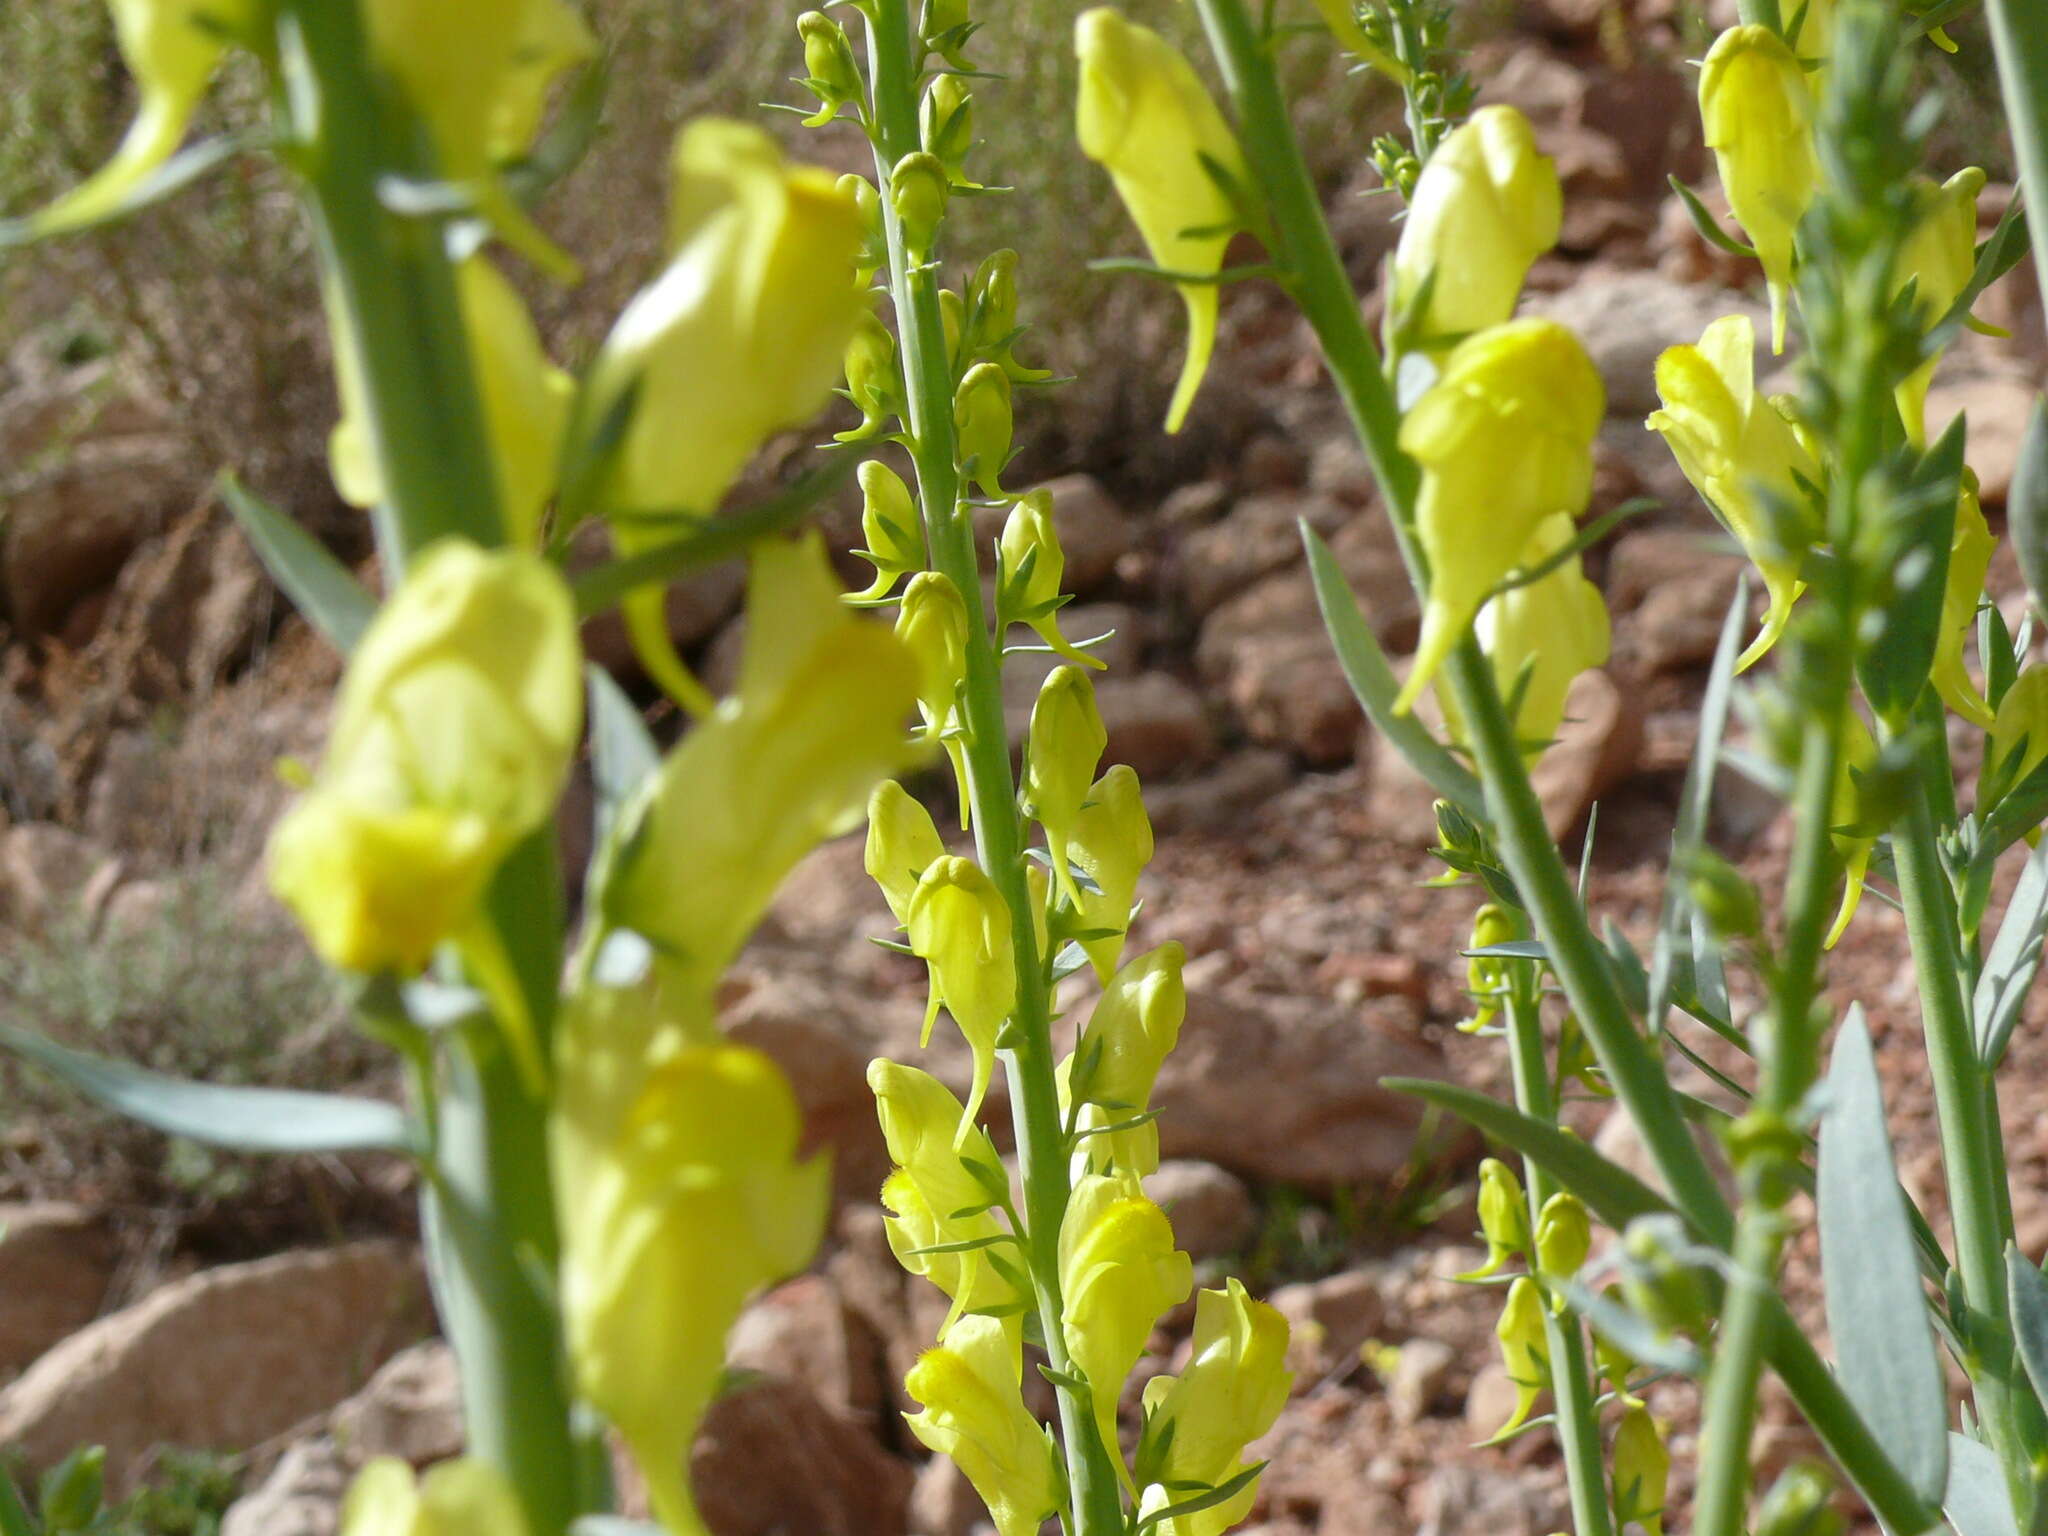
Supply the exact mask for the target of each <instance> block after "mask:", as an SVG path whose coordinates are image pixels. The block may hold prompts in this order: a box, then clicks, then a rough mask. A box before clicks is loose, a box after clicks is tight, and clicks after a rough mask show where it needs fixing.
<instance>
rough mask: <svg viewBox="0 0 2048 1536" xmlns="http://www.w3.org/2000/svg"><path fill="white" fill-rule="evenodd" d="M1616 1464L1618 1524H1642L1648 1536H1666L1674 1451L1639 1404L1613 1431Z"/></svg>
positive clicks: (1626, 1414) (1623, 1416)
mask: <svg viewBox="0 0 2048 1536" xmlns="http://www.w3.org/2000/svg"><path fill="white" fill-rule="evenodd" d="M1613 1465H1614V1513H1615V1519H1616V1524H1618V1525H1621V1526H1624V1527H1625V1526H1629V1525H1640V1526H1641V1527H1642V1528H1643V1529H1644V1530H1645V1531H1647V1532H1648V1533H1649V1536H1664V1495H1665V1490H1666V1488H1667V1486H1668V1485H1669V1483H1670V1481H1671V1452H1670V1450H1669V1449H1668V1448H1667V1447H1666V1446H1665V1444H1664V1437H1663V1436H1662V1435H1661V1434H1659V1433H1658V1432H1657V1424H1656V1421H1655V1420H1654V1419H1652V1418H1651V1417H1650V1410H1649V1409H1647V1408H1645V1407H1642V1406H1641V1405H1640V1404H1638V1405H1637V1406H1635V1407H1632V1408H1630V1409H1629V1410H1628V1411H1627V1412H1626V1413H1624V1414H1623V1415H1622V1416H1621V1424H1620V1426H1619V1427H1618V1428H1616V1430H1615V1431H1614V1455H1613Z"/></svg>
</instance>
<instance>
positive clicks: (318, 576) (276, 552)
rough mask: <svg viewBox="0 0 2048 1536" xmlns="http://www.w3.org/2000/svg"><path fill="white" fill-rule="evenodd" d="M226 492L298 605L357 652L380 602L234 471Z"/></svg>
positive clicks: (334, 639)
mask: <svg viewBox="0 0 2048 1536" xmlns="http://www.w3.org/2000/svg"><path fill="white" fill-rule="evenodd" d="M220 494H221V499H222V500H223V501H225V502H226V503H227V504H228V511H229V512H231V513H233V514H234V518H235V521H236V522H238V523H240V524H241V525H242V531H243V532H244V533H245V534H247V535H248V536H249V542H250V543H251V544H252V545H254V546H255V549H256V558H257V559H258V560H261V561H262V562H263V568H264V569H265V570H266V571H268V572H269V573H270V579H271V580H272V581H275V582H276V583H277V584H278V586H279V587H281V588H283V589H284V595H285V596H286V597H288V598H290V599H291V600H292V606H293V607H295V608H297V609H298V610H299V613H300V615H301V616H302V617H303V618H304V619H305V621H306V622H307V623H308V624H311V625H312V626H313V627H314V628H315V629H317V630H319V631H320V634H321V636H322V638H324V639H325V640H326V641H327V642H328V643H329V644H330V645H332V646H333V647H334V648H335V649H336V650H337V651H340V652H341V653H342V654H343V655H344V656H346V655H347V654H348V653H349V652H350V651H352V650H354V649H355V644H356V641H358V640H359V639H361V638H362V634H363V631H364V630H365V629H367V628H369V626H370V619H371V617H372V616H373V615H374V614H375V613H376V611H377V600H376V599H375V598H373V597H371V596H370V594H369V593H368V592H366V591H364V590H363V585H362V583H361V582H359V581H357V580H356V579H355V576H354V575H353V574H352V573H351V572H350V571H349V568H348V567H347V566H345V565H343V564H342V563H341V561H340V560H338V559H337V558H335V555H334V552H333V551H332V550H330V549H328V547H327V546H326V545H325V544H322V543H321V542H320V541H319V540H318V539H316V538H314V537H313V535H311V534H310V533H308V532H306V530H305V529H303V528H301V527H300V526H299V525H298V524H297V523H295V522H293V521H292V520H291V519H290V518H289V517H287V516H286V515H285V514H284V513H283V512H281V511H279V510H278V509H277V508H276V507H273V506H272V505H271V504H270V503H269V502H267V501H265V500H264V499H263V498H262V497H261V496H258V495H257V494H256V493H255V492H254V491H252V490H250V489H249V488H248V487H247V486H245V485H243V484H242V482H241V481H240V480H238V479H236V478H235V477H234V476H233V475H231V474H227V475H222V476H221V479H220Z"/></svg>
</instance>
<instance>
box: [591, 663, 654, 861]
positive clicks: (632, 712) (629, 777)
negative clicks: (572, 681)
mask: <svg viewBox="0 0 2048 1536" xmlns="http://www.w3.org/2000/svg"><path fill="white" fill-rule="evenodd" d="M583 670H584V675H585V677H586V679H587V680H588V682H589V686H590V770H591V778H592V779H593V780H594V781H595V783H596V787H597V837H598V841H599V842H602V841H603V840H604V834H605V829H606V828H607V827H608V826H610V824H611V821H612V818H613V817H615V816H616V815H617V814H618V811H619V807H620V806H622V805H624V804H625V803H626V801H627V800H628V799H630V798H631V797H632V794H633V792H634V791H635V790H636V789H638V788H639V787H640V786H641V785H642V784H643V783H645V782H646V781H647V778H648V776H649V775H651V774H652V773H653V772H654V771H655V770H656V769H657V768H659V767H660V766H661V748H659V747H657V746H656V745H655V744H654V737H653V736H652V735H651V734H649V732H648V729H647V721H646V720H645V718H643V717H642V715H641V713H640V707H639V706H638V705H637V704H635V703H634V702H633V701H632V700H631V699H629V698H628V697H626V690H625V689H623V688H621V687H620V686H619V685H618V683H617V682H616V681H614V680H613V678H612V675H611V674H610V673H609V672H607V671H605V670H604V668H602V667H599V666H595V665H592V666H586V667H585V668H584V669H583Z"/></svg>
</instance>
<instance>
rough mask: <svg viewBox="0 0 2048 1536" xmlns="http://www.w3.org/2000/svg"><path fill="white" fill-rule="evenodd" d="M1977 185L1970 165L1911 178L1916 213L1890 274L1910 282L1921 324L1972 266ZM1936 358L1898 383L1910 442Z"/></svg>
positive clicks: (1922, 440) (1978, 174)
mask: <svg viewBox="0 0 2048 1536" xmlns="http://www.w3.org/2000/svg"><path fill="white" fill-rule="evenodd" d="M1983 190H1984V173H1983V171H1981V170H1979V169H1978V168H1977V167H1976V166H1974V165H1973V166H1970V167H1969V168H1968V169H1966V170H1961V171H1957V172H1956V173H1955V175H1953V176H1951V177H1949V179H1948V180H1947V181H1945V182H1943V183H1942V184H1941V185H1940V186H1936V185H1935V184H1934V183H1933V182H1932V181H1931V180H1929V179H1928V178H1927V177H1925V176H1916V177H1915V178H1913V194H1914V206H1915V208H1916V209H1917V211H1918V215H1919V216H1918V219H1917V220H1916V221H1915V223H1914V225H1913V230H1912V233H1911V234H1909V235H1907V237H1906V243H1905V246H1904V248H1903V249H1902V250H1901V251H1900V252H1899V263H1898V267H1897V269H1896V270H1895V271H1894V272H1893V274H1892V275H1893V276H1894V278H1896V279H1897V281H1898V284H1899V286H1900V287H1901V288H1904V287H1905V286H1906V284H1907V283H1909V282H1910V283H1911V284H1912V285H1913V313H1914V315H1915V316H1916V317H1917V318H1918V319H1919V322H1920V325H1921V328H1922V329H1924V330H1931V329H1933V328H1934V327H1935V326H1936V325H1939V324H1940V323H1941V322H1942V320H1944V319H1945V318H1947V316H1948V312H1949V310H1950V309H1951V308H1953V307H1954V305H1955V302H1956V300H1958V299H1960V298H1961V297H1962V296H1963V290H1964V289H1965V288H1967V287H1969V286H1970V278H1971V277H1972V276H1973V275H1974V274H1975V272H1976V270H1977V194H1978V193H1979V192H1982V191H1983ZM1940 361H1941V355H1940V354H1939V353H1936V354H1935V355H1934V356H1932V357H1930V358H1928V359H1927V360H1926V361H1925V362H1923V363H1922V364H1921V365H1920V366H1919V367H1918V368H1915V369H1914V370H1913V371H1912V372H1911V373H1910V374H1908V375H1907V376H1906V377H1905V378H1904V379H1903V380H1902V381H1901V382H1900V384H1899V388H1898V402H1899V419H1900V420H1901V421H1903V422H1905V424H1906V436H1907V437H1908V438H1909V439H1910V440H1911V441H1912V443H1913V445H1914V446H1915V447H1924V446H1925V445H1926V442H1927V386H1928V385H1929V384H1930V383H1932V382H1933V380H1934V369H1935V365H1936V364H1937V363H1939V362H1940Z"/></svg>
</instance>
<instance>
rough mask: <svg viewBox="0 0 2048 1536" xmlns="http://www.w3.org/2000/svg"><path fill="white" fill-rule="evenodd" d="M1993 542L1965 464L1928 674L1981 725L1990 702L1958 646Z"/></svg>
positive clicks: (1979, 595) (1969, 624)
mask: <svg viewBox="0 0 2048 1536" xmlns="http://www.w3.org/2000/svg"><path fill="white" fill-rule="evenodd" d="M1997 543H1998V541H1997V540H1996V539H1995V538H1994V537H1992V533H1991V525H1990V524H1989V523H1987V522H1986V521H1985V520H1984V507H1983V504H1982V503H1981V502H1980V501H1979V500H1978V499H1977V477H1976V476H1975V475H1973V474H1971V473H1970V472H1969V471H1968V470H1967V469H1965V470H1964V471H1963V488H1962V492H1961V494H1960V495H1959V496H1958V497H1957V498H1956V531H1955V536H1954V538H1953V540H1952V541H1951V542H1950V544H1949V547H1948V580H1947V582H1946V584H1945V585H1944V587H1943V589H1942V596H1941V638H1940V639H1939V640H1938V641H1937V642H1936V644H1935V648H1934V671H1933V672H1932V674H1931V675H1930V678H1929V680H1930V681H1931V682H1932V683H1933V684H1934V691H1935V692H1936V693H1938V694H1940V695H1941V698H1942V702H1943V703H1945V704H1947V705H1948V707H1949V708H1950V709H1952V710H1954V711H1955V712H1956V713H1957V714H1959V715H1961V716H1962V717H1963V718H1964V719H1965V720H1968V721H1970V722H1971V723H1972V724H1973V725H1980V726H1983V727H1985V728H1987V729H1988V728H1989V727H1990V725H1991V722H1992V714H1991V706H1990V705H1989V704H1988V703H1986V702H1985V699H1984V695H1983V694H1981V693H1979V692H1978V691H1977V685H1976V684H1975V683H1973V682H1971V681H1970V673H1969V669H1968V668H1967V667H1965V666H1964V665H1963V647H1964V646H1965V645H1966V644H1967V643H1968V641H1969V638H1970V633H1971V631H1972V630H1974V629H1975V628H1976V627H1977V605H1978V603H1980V602H1981V601H1983V598H1984V574H1985V572H1987V571H1989V570H1990V569H1991V552H1992V550H1993V549H1994V548H1995V547H1996V546H1997Z"/></svg>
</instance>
